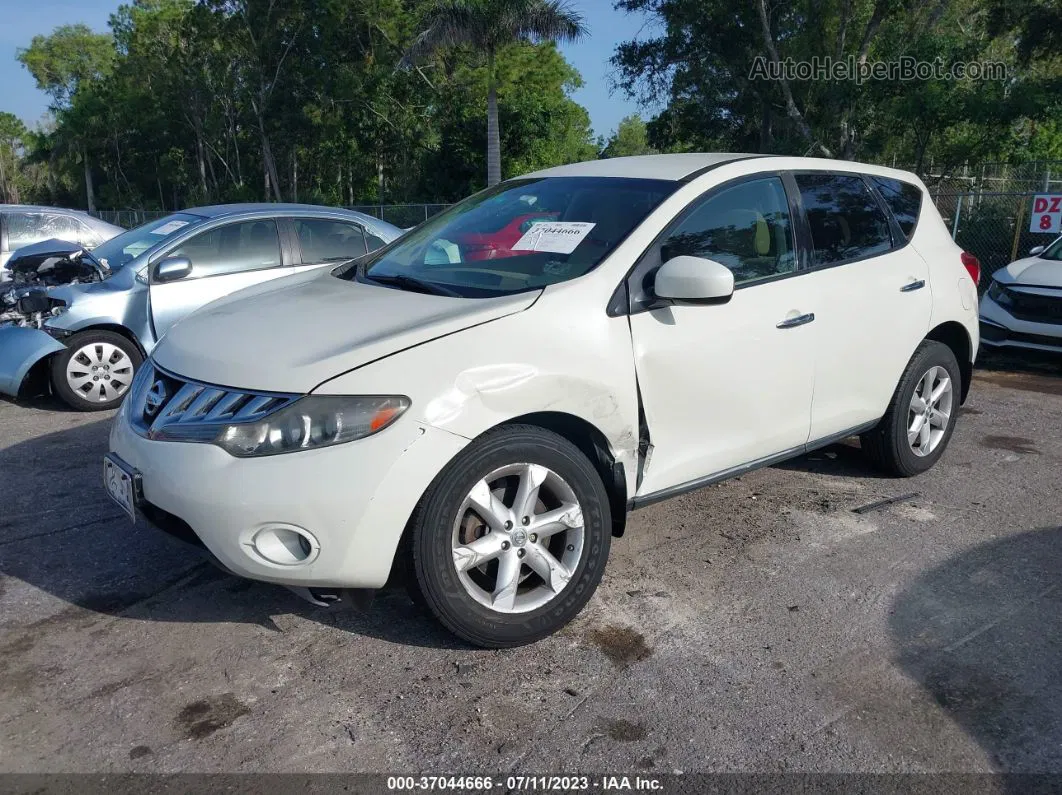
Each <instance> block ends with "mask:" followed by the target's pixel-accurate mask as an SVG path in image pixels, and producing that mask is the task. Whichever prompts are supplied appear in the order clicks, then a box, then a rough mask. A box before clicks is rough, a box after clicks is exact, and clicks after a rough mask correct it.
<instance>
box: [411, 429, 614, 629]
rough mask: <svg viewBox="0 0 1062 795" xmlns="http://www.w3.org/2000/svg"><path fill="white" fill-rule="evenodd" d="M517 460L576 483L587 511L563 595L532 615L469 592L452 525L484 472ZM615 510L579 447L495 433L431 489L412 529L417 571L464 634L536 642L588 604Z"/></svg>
mask: <svg viewBox="0 0 1062 795" xmlns="http://www.w3.org/2000/svg"><path fill="white" fill-rule="evenodd" d="M513 463H534V464H541V465H542V466H546V467H548V468H549V469H552V470H553V471H554V472H556V473H557V474H558V475H560V476H561V477H562V478H564V480H565V481H567V483H568V485H569V486H571V488H572V490H573V491H574V492H575V495H576V498H577V499H578V500H579V503H580V506H581V507H582V510H583V523H584V532H585V534H586V537H585V541H584V552H583V557H582V559H581V560H580V561H579V565H578V567H577V568H576V570H575V573H574V574H573V576H572V578H571V581H570V582H569V584H568V586H567V587H566V588H565V590H564V591H562V592H561V594H560V595H559V596H556V597H554V598H553V599H552V600H551V601H550V602H549V603H547V604H546V605H543V606H542V607H540V608H537V609H535V610H532V611H529V612H527V613H513V614H502V613H498V612H495V611H493V610H491V609H489V608H487V607H485V606H484V605H482V604H480V603H479V602H477V601H476V600H475V599H473V598H472V596H470V595H469V594H468V593H467V591H466V590H465V588H464V586H463V585H462V584H461V581H460V580H459V579H458V575H457V570H456V569H455V568H454V565H453V549H452V532H453V523H454V521H455V519H456V518H457V512H458V510H459V508H460V506H461V503H462V502H463V500H464V498H465V496H466V495H467V494H468V493H469V491H470V490H471V488H472V486H473V485H474V484H475V483H476V482H477V481H478V480H480V479H482V478H483V477H484V476H485V475H486V474H488V473H489V472H491V471H493V470H494V469H497V468H499V467H502V466H505V465H507V464H513ZM610 542H611V515H610V512H609V501H608V495H607V493H606V491H605V488H604V485H603V484H602V482H601V478H600V476H599V475H598V473H597V471H596V470H595V469H594V467H593V465H592V464H591V463H590V461H589V460H587V458H586V457H585V456H584V455H583V454H582V453H581V452H580V451H579V449H578V448H577V447H575V446H574V445H573V444H571V443H570V442H568V441H567V440H566V439H564V438H563V437H560V436H558V435H557V434H554V433H552V432H550V431H545V430H541V429H537V428H526V427H522V428H521V427H518V428H516V429H513V430H509V429H503V430H502V432H499V433H494V434H491V435H489V436H487V437H485V438H483V439H481V440H478V441H476V442H473V443H472V445H471V446H470V447H468V448H466V449H465V450H464V451H462V453H461V454H459V455H458V457H457V458H455V459H454V461H452V462H451V463H450V464H449V465H448V466H447V468H446V469H445V470H444V471H443V472H442V473H441V474H440V476H439V477H438V478H437V479H436V482H435V483H433V484H432V486H431V487H430V488H429V490H428V493H427V494H426V495H425V499H424V501H423V504H422V506H421V508H420V509H418V512H417V515H416V516H415V523H414V526H413V544H412V546H413V550H412V551H413V563H414V571H415V575H416V578H417V581H418V585H419V586H420V590H421V592H422V593H423V595H424V598H425V601H426V602H427V604H428V607H429V608H430V609H431V610H432V612H434V613H435V615H436V616H437V617H438V618H439V620H440V621H442V623H443V624H444V625H445V626H446V627H447V628H448V629H450V630H451V631H452V632H454V633H455V634H456V635H458V636H459V637H461V638H463V639H465V640H467V641H470V642H472V643H475V644H476V645H480V646H488V647H495V648H498V647H507V646H518V645H523V644H525V643H531V642H533V641H535V640H538V639H540V638H543V637H545V636H547V635H550V634H552V633H553V632H556V631H557V630H558V629H560V628H561V627H563V626H564V625H565V624H567V623H568V622H569V621H571V619H572V618H574V617H575V616H576V615H577V614H578V613H579V611H580V610H582V608H583V607H584V606H585V605H586V603H587V602H588V601H589V599H590V597H591V596H592V595H593V593H594V590H595V589H596V588H597V585H598V583H599V582H600V580H601V576H602V574H603V572H604V568H605V564H606V562H607V560H608V553H609V547H610Z"/></svg>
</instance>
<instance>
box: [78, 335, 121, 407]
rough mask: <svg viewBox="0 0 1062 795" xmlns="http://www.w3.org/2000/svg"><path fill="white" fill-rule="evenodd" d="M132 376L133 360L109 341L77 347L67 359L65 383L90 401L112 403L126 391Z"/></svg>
mask: <svg viewBox="0 0 1062 795" xmlns="http://www.w3.org/2000/svg"><path fill="white" fill-rule="evenodd" d="M132 380H133V361H132V359H130V358H129V356H128V355H127V354H126V352H125V351H123V350H122V349H121V348H119V347H118V346H117V345H111V344H110V343H109V342H91V343H89V344H88V345H84V346H82V347H81V348H78V349H77V351H76V352H75V353H74V355H73V356H71V357H70V361H68V362H67V363H66V383H67V385H68V386H69V387H70V388H71V389H72V390H74V392H76V393H77V394H78V395H80V396H81V397H82V398H84V399H85V400H87V401H88V402H90V403H109V402H110V401H112V400H116V399H117V398H120V397H121V396H122V395H124V394H125V393H126V392H127V391H128V390H129V384H130V383H131V382H132Z"/></svg>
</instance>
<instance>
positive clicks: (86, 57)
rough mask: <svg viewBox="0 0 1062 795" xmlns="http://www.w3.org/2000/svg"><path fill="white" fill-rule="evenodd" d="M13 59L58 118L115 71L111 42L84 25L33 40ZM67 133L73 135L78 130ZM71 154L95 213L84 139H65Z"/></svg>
mask: <svg viewBox="0 0 1062 795" xmlns="http://www.w3.org/2000/svg"><path fill="white" fill-rule="evenodd" d="M16 57H17V58H18V60H19V61H20V62H21V63H22V65H23V66H25V67H26V69H28V70H29V72H30V74H32V75H33V77H34V79H35V80H36V81H37V87H38V88H40V89H41V90H42V91H44V92H45V93H47V94H48V95H49V96H51V98H52V110H53V111H54V112H55V113H56V115H57V116H61V115H62V114H64V113H68V112H70V111H71V110H72V109H73V107H74V104H75V98H76V97H78V96H80V97H86V96H87V95H88V94H90V93H91V91H92V89H93V86H94V85H95V84H98V83H100V82H101V81H102V80H103V79H104V78H105V77H106V76H107V75H109V74H110V72H111V70H112V69H113V67H114V61H115V50H114V40H113V38H112V37H111V36H110V35H109V34H105V33H94V32H93V31H92V29H91V28H89V27H88V26H87V25H61V26H60V27H57V28H56V29H55V30H54V31H53V32H52V33H51V35H49V36H40V35H38V36H34V37H33V39H32V41H31V42H30V46H29V47H28V48H27V49H25V50H19V51H18V53H17V55H16ZM70 129H71V130H72V131H74V132H75V133H76V130H77V127H76V125H75V124H72V125H71V127H70ZM67 140H68V142H69V145H70V150H71V151H78V154H79V155H80V157H81V162H82V165H83V167H84V171H85V199H86V202H87V204H88V209H89V211H90V212H91V211H93V210H95V196H94V191H93V185H92V162H91V160H90V158H89V149H88V143H87V137H86V136H85V135H82V134H79V133H77V134H75V135H72V136H69V137H68V139H67Z"/></svg>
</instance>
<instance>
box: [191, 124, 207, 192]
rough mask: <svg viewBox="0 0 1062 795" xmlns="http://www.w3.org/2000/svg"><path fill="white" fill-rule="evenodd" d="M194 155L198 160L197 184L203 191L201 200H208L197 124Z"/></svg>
mask: <svg viewBox="0 0 1062 795" xmlns="http://www.w3.org/2000/svg"><path fill="white" fill-rule="evenodd" d="M195 155H196V159H197V160H198V161H199V163H198V164H199V186H200V188H201V189H202V191H203V202H204V203H207V202H209V201H210V188H208V187H207V173H206V157H205V156H204V153H203V131H202V130H201V129H200V127H199V125H198V124H197V125H196V128H195Z"/></svg>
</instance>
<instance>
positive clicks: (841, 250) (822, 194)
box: [796, 174, 892, 265]
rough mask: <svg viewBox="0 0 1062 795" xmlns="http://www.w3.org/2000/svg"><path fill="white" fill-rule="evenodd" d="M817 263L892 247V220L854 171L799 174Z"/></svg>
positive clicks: (864, 254) (886, 249)
mask: <svg viewBox="0 0 1062 795" xmlns="http://www.w3.org/2000/svg"><path fill="white" fill-rule="evenodd" d="M796 183H797V187H799V189H800V198H801V200H802V201H803V203H804V212H805V214H806V215H807V219H808V226H809V227H810V228H811V242H812V243H813V244H814V247H815V253H814V259H813V260H812V262H813V264H814V265H830V264H833V263H837V262H845V261H847V260H852V259H858V258H860V257H869V256H872V255H874V254H882V253H884V252H886V251H888V250H889V249H890V248H892V234H891V233H890V232H889V222H888V219H887V218H886V217H885V213H884V212H882V210H881V205H879V204H878V201H877V199H875V198H874V194H873V193H871V192H870V188H868V187H867V184H866V183H865V182H864V181H863V178H862V177H860V176H857V175H853V174H797V175H796Z"/></svg>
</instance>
